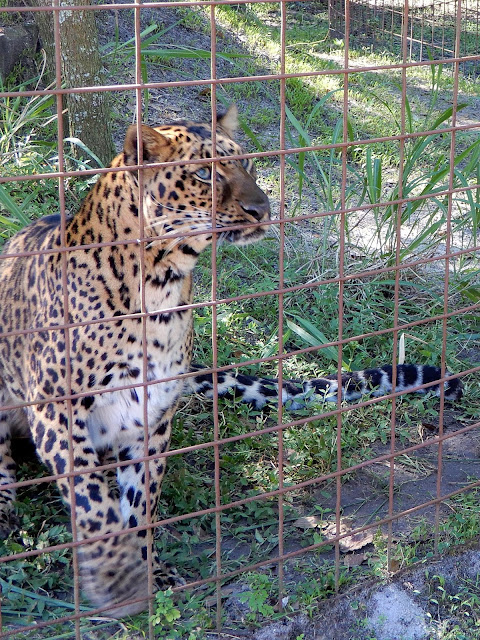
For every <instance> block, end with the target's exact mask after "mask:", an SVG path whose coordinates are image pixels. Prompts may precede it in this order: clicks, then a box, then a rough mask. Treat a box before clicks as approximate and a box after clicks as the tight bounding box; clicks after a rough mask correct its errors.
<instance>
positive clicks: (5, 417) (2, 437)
mask: <svg viewBox="0 0 480 640" xmlns="http://www.w3.org/2000/svg"><path fill="white" fill-rule="evenodd" d="M13 404H15V402H14V400H12V397H11V395H10V394H9V393H8V391H7V389H6V388H5V386H4V385H3V380H2V379H1V378H0V538H6V537H7V536H8V535H9V534H10V533H11V532H12V531H15V529H17V528H18V526H19V519H18V517H17V515H16V513H15V509H14V506H13V502H14V500H15V496H16V492H15V488H13V487H9V486H8V485H10V484H12V483H14V482H15V481H16V475H15V472H16V464H15V462H14V460H13V458H12V451H11V440H12V434H20V435H27V434H28V424H27V419H26V415H25V413H24V411H23V410H22V409H2V407H7V406H8V405H13Z"/></svg>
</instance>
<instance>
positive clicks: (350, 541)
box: [323, 521, 373, 553]
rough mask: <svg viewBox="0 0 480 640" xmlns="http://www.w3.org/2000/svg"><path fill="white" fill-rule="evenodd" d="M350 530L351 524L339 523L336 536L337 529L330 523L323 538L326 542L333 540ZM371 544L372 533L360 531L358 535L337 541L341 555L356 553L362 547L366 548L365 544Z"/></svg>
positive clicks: (333, 523) (346, 522)
mask: <svg viewBox="0 0 480 640" xmlns="http://www.w3.org/2000/svg"><path fill="white" fill-rule="evenodd" d="M351 530H352V527H351V524H350V522H348V521H340V531H339V532H338V534H337V527H336V524H335V522H332V523H331V524H330V525H328V527H326V529H325V530H324V532H323V533H324V534H325V537H326V538H327V540H333V539H335V538H336V537H337V535H345V534H346V533H348V532H349V531H351ZM372 542H373V532H372V531H361V532H360V533H354V534H353V535H351V536H346V537H345V538H342V539H341V540H339V541H338V546H339V548H340V551H341V552H342V553H348V552H349V551H356V550H357V549H361V548H362V547H366V546H367V544H371V543H372Z"/></svg>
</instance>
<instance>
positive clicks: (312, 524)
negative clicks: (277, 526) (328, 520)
mask: <svg viewBox="0 0 480 640" xmlns="http://www.w3.org/2000/svg"><path fill="white" fill-rule="evenodd" d="M322 522H323V520H322V519H321V518H319V517H317V516H303V517H302V518H298V520H295V522H294V523H293V526H294V527H298V528H299V529H316V528H320V527H321V526H322Z"/></svg>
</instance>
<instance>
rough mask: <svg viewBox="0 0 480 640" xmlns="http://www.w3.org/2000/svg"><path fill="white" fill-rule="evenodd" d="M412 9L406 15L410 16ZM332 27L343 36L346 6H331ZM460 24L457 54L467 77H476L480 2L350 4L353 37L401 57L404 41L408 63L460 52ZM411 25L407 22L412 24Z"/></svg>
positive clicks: (334, 31) (424, 0)
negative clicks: (458, 26)
mask: <svg viewBox="0 0 480 640" xmlns="http://www.w3.org/2000/svg"><path fill="white" fill-rule="evenodd" d="M406 11H407V15H406V13H405V12H406ZM329 15H330V26H331V30H332V32H333V34H337V35H339V36H340V37H343V34H344V32H345V11H344V6H343V2H337V1H336V0H333V2H330V3H329ZM459 19H460V21H461V23H460V24H461V26H460V33H459V36H460V43H459V49H458V54H459V55H460V56H462V58H464V60H462V63H461V65H460V69H461V72H462V73H463V74H467V75H470V76H472V77H474V78H475V77H476V76H477V75H478V60H477V59H476V54H477V51H478V43H479V6H478V2H477V0H472V1H468V0H467V1H463V2H461V4H459V3H458V2H457V0H452V1H451V2H450V1H444V2H431V1H430V0H418V1H413V2H409V4H408V7H407V8H405V5H404V3H403V2H396V1H395V0H387V1H385V0H379V1H377V0H373V1H372V2H356V1H353V2H350V38H351V39H352V40H353V41H355V42H358V43H361V44H363V45H364V46H367V47H375V48H377V47H382V48H384V49H385V51H386V52H389V53H391V54H393V55H397V56H398V55H400V54H401V51H402V41H403V39H404V38H405V39H406V42H407V51H408V59H409V60H418V61H421V60H429V59H435V60H438V59H439V58H451V57H453V55H454V53H455V51H457V48H456V44H455V43H456V37H457V24H458V20H459ZM407 22H408V24H407Z"/></svg>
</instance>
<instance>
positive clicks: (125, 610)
mask: <svg viewBox="0 0 480 640" xmlns="http://www.w3.org/2000/svg"><path fill="white" fill-rule="evenodd" d="M235 127H236V111H235V109H230V110H229V111H228V112H227V114H226V115H225V116H224V117H223V118H220V119H219V120H218V126H217V131H216V148H213V145H212V131H211V127H210V125H208V124H202V123H193V122H178V123H173V124H169V125H165V126H161V127H158V128H155V129H152V128H149V127H146V126H142V128H141V132H142V136H141V137H142V143H141V149H142V158H141V160H143V163H144V164H146V165H147V167H146V168H145V169H144V170H143V171H142V182H143V202H142V207H141V208H142V212H140V211H139V208H140V202H139V175H138V172H137V171H128V170H122V167H126V168H128V167H132V166H135V165H137V164H138V162H139V158H138V155H137V146H138V140H137V127H136V126H133V127H130V128H129V130H128V132H127V135H126V139H125V145H124V149H123V151H122V153H120V154H119V155H118V156H117V157H116V158H115V159H114V160H113V162H112V165H111V166H112V167H113V168H114V169H115V171H113V172H108V173H105V174H103V175H102V176H101V177H100V178H99V180H98V181H97V183H96V184H95V186H94V187H93V188H92V190H91V192H90V193H89V195H88V196H87V198H86V199H85V201H84V203H83V204H82V206H81V208H80V210H79V211H78V212H77V213H76V214H75V215H74V216H73V217H72V218H70V219H69V220H67V221H66V225H65V235H64V239H63V237H62V229H61V225H60V218H59V217H58V216H55V215H54V216H48V217H46V218H43V219H41V220H39V221H37V222H34V223H33V224H31V225H30V226H28V227H27V228H25V229H24V230H23V231H21V232H20V233H18V234H17V235H16V236H14V237H13V239H12V240H11V241H10V242H9V243H8V245H7V247H6V248H5V251H4V254H3V256H2V259H1V260H0V263H1V264H0V356H1V357H0V403H1V405H0V406H3V407H8V406H12V405H16V404H17V405H18V404H19V403H25V404H26V406H25V408H24V409H23V410H13V411H12V410H10V411H8V410H3V411H1V412H0V489H1V488H2V486H3V489H2V490H1V491H0V531H1V532H2V533H3V534H4V535H5V534H7V533H8V532H9V531H10V530H11V528H12V526H14V525H15V514H14V512H13V508H12V500H13V499H14V497H15V492H14V489H13V488H12V487H8V486H7V485H9V484H11V483H13V482H14V481H15V465H14V462H13V460H12V457H11V448H10V439H11V436H12V435H13V434H18V433H30V434H31V436H32V439H33V441H34V444H35V446H36V450H37V452H38V454H39V456H40V458H41V459H42V460H43V461H44V462H45V464H46V465H47V466H48V467H49V469H50V471H51V472H52V473H55V474H66V473H67V472H70V471H75V472H82V471H84V470H89V471H86V472H85V473H82V474H81V475H75V476H74V477H73V478H72V479H69V478H66V477H61V478H59V479H58V483H57V484H58V487H59V490H60V493H61V495H62V496H63V499H64V500H65V502H66V503H67V504H68V505H69V506H71V508H72V510H74V522H75V529H76V535H77V538H78V540H80V541H82V542H83V543H84V544H82V545H81V546H80V547H79V559H80V568H81V576H82V582H83V588H84V591H85V593H86V595H87V596H88V598H89V599H90V600H91V601H92V603H93V604H94V605H95V606H98V607H105V608H109V607H112V609H111V610H110V614H111V615H114V616H117V617H121V616H124V615H127V614H132V613H135V612H137V611H140V610H142V609H144V608H145V606H146V602H147V598H148V596H149V591H148V585H147V579H146V576H147V570H146V564H147V556H148V555H149V554H148V545H147V535H146V531H145V528H144V529H143V530H140V531H129V532H128V529H129V528H135V527H142V526H144V525H147V524H148V523H149V521H152V519H153V520H155V508H156V505H157V502H158V497H159V494H160V485H161V482H162V478H163V475H164V471H165V456H163V454H164V453H165V452H166V451H167V449H168V446H169V442H170V429H171V421H172V417H173V415H174V413H175V409H176V406H177V402H178V399H179V397H180V395H181V393H182V386H183V383H182V382H181V381H179V380H172V378H174V377H175V376H178V375H181V374H183V373H185V372H188V371H189V368H190V359H191V351H192V312H191V310H190V309H183V308H182V307H184V306H185V305H188V304H189V303H190V302H191V301H192V270H193V268H194V266H195V263H196V262H197V258H198V256H199V254H200V253H201V252H202V251H203V250H204V249H205V248H206V247H207V246H208V245H210V244H211V241H212V227H215V229H216V232H218V237H219V239H222V240H226V241H230V242H233V243H237V244H246V243H249V242H253V241H255V240H257V239H259V238H261V237H262V236H263V235H264V233H265V230H266V226H265V224H262V223H265V222H266V221H267V220H268V219H269V215H270V208H269V202H268V198H267V196H266V195H265V194H264V193H263V191H262V190H261V189H260V188H259V187H258V186H257V184H256V182H255V175H254V171H253V165H252V163H251V161H241V160H235V159H228V158H226V156H232V155H238V154H241V152H242V151H241V149H240V147H239V146H238V145H237V144H236V143H235V142H234V141H233V140H232V132H233V131H234V129H235ZM213 156H219V157H224V158H225V159H224V160H220V161H219V162H218V163H216V165H215V175H216V190H215V191H216V216H215V221H214V222H213V223H212V206H213V204H212V197H213V196H212V185H211V179H212V165H211V163H210V162H209V160H210V158H212V157H213ZM192 160H204V161H205V162H203V163H197V164H192V163H191V161H192ZM171 161H174V162H175V161H181V164H178V165H175V166H172V165H170V166H162V165H160V166H151V165H154V164H156V163H164V162H171ZM142 214H143V217H142ZM141 220H143V226H142V227H141V226H140V225H141V224H142V223H141ZM242 225H250V226H247V227H245V226H242ZM142 237H146V239H147V241H146V242H145V243H144V250H143V251H142V244H141V243H140V242H139V241H138V238H142ZM64 245H66V247H67V249H68V251H67V252H66V253H63V252H61V251H60V249H61V248H62V247H63V246H64ZM89 245H91V246H89ZM20 252H30V254H29V255H28V256H27V257H20V258H19V257H15V256H16V255H17V254H18V253H20ZM9 255H11V256H12V257H11V258H9V257H8V256H9ZM64 279H65V281H66V285H67V289H66V290H64V287H63V282H64ZM142 281H143V284H142ZM66 300H67V301H68V316H66V315H65V310H66V305H65V301H66ZM144 312H146V313H147V315H146V317H145V316H144V317H145V319H143V318H142V316H138V314H141V313H144ZM136 314H137V317H136ZM132 315H133V317H131V316H132ZM126 316H129V317H126ZM65 322H67V323H73V324H77V326H76V327H74V328H70V329H69V330H68V332H66V331H65V330H64V329H60V328H58V327H59V325H63V324H64V323H65ZM78 323H83V324H81V325H80V326H78ZM143 323H145V325H144V324H143ZM30 330H32V331H30ZM145 354H146V355H145ZM162 380H164V381H163V382H162ZM143 381H146V382H148V383H149V385H148V386H147V387H144V388H143V387H138V388H135V384H138V383H141V382H143ZM116 387H127V388H125V389H123V390H116V391H113V390H112V389H114V388H116ZM109 390H112V391H109ZM96 392H102V393H96ZM70 393H71V394H73V399H72V400H71V409H70V410H69V408H68V406H67V403H66V401H65V399H62V398H64V397H65V396H69V395H70ZM147 399H148V401H147ZM145 419H146V424H145ZM146 434H148V440H147V439H146V437H145V436H146ZM146 453H147V454H148V455H149V456H151V462H150V463H149V465H148V474H147V468H146V465H145V464H144V463H140V462H135V460H136V459H138V458H139V457H142V456H144V455H145V454H146ZM105 455H106V456H107V459H108V461H110V460H112V459H114V460H117V461H120V462H122V463H127V464H126V465H124V466H120V467H118V469H117V472H116V484H117V487H113V488H112V486H111V482H109V480H110V479H111V474H108V473H106V472H104V471H102V470H101V469H97V468H98V467H99V466H100V465H101V464H102V462H103V461H104V460H105V458H104V456H105ZM129 462H131V463H130V464H128V463H129ZM148 476H149V486H148V489H149V495H150V497H149V501H148V504H147V500H148V498H147V486H146V478H148ZM72 488H73V490H72ZM125 530H127V533H124V532H125ZM104 534H111V535H110V537H108V538H107V539H105V540H101V541H96V542H89V540H90V539H91V538H92V537H94V536H100V535H104ZM152 553H153V552H152ZM153 561H154V571H155V580H156V584H157V586H159V587H160V588H165V587H166V586H167V585H170V584H174V583H175V581H176V580H177V576H176V574H175V571H174V570H173V568H171V567H169V566H167V565H165V564H164V563H162V562H161V560H160V559H159V558H156V557H155V555H154V554H153ZM132 600H137V601H136V602H132ZM115 605H121V606H118V607H115Z"/></svg>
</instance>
